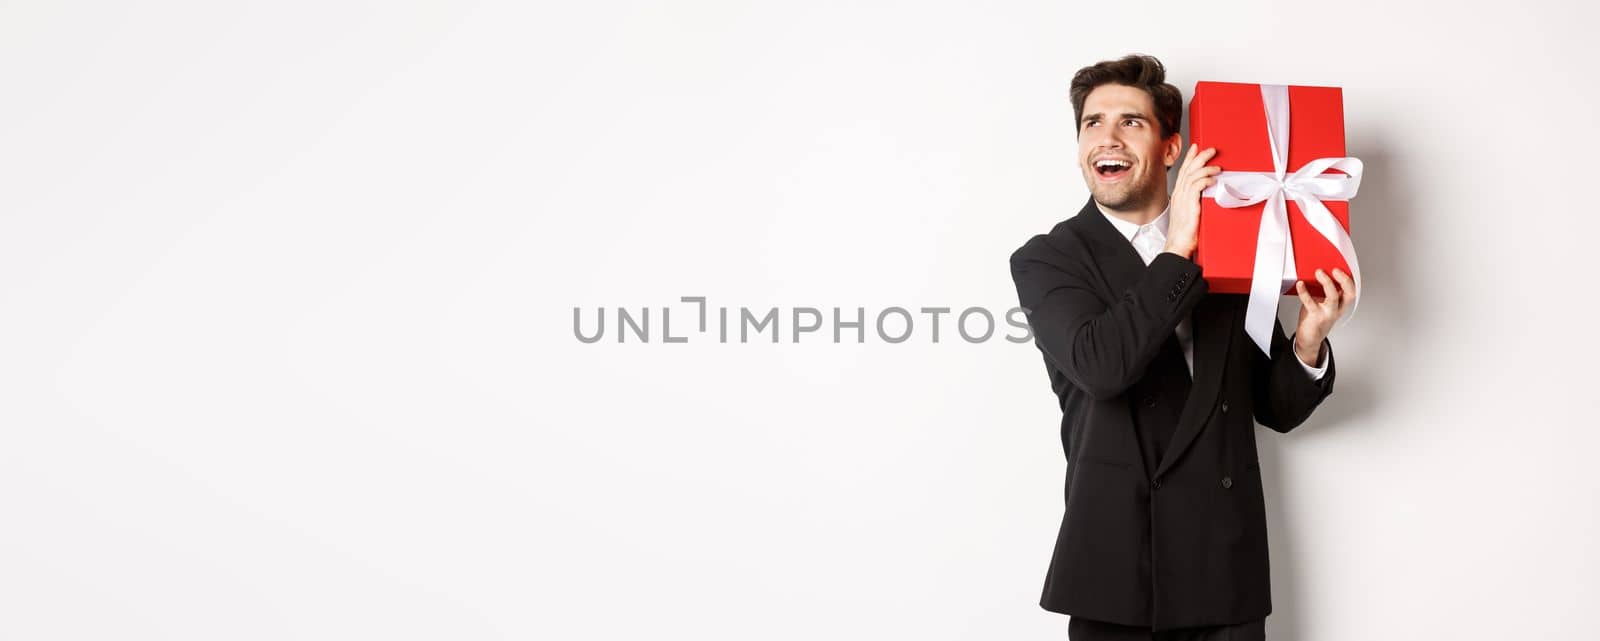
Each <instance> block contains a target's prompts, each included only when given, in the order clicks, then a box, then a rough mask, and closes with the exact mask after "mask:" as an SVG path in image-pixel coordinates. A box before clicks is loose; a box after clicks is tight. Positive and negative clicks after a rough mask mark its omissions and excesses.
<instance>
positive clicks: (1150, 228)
mask: <svg viewBox="0 0 1600 641" xmlns="http://www.w3.org/2000/svg"><path fill="white" fill-rule="evenodd" d="M1094 206H1095V208H1097V209H1099V210H1100V213H1101V214H1102V215H1104V216H1105V217H1106V220H1109V221H1111V224H1112V225H1114V226H1116V228H1117V231H1119V232H1122V237H1123V238H1126V239H1128V242H1129V243H1132V244H1133V248H1134V250H1135V251H1137V252H1139V257H1140V258H1143V259H1144V264H1145V265H1149V264H1150V261H1153V260H1155V259H1156V255H1157V254H1160V253H1161V251H1162V249H1163V248H1164V247H1166V246H1167V212H1168V211H1171V209H1172V208H1171V207H1168V208H1167V209H1164V210H1162V211H1161V215H1160V216H1157V217H1156V219H1155V220H1152V221H1150V222H1149V223H1146V224H1143V225H1136V224H1133V223H1130V222H1128V221H1126V220H1123V219H1121V218H1118V217H1116V216H1113V215H1111V214H1109V213H1106V210H1105V208H1104V207H1101V206H1100V203H1095V204H1094ZM1191 330H1192V328H1191V327H1190V325H1189V318H1188V317H1184V319H1183V320H1180V321H1178V327H1177V328H1176V329H1174V330H1173V332H1174V333H1175V334H1177V335H1178V344H1179V345H1182V346H1183V360H1184V362H1185V363H1187V364H1188V365H1189V376H1190V377H1191V378H1192V377H1193V376H1194V332H1193V331H1191ZM1289 344H1290V345H1293V344H1294V337H1292V336H1291V337H1290V343H1289ZM1318 358H1319V360H1318V361H1317V365H1316V367H1312V366H1310V365H1307V364H1306V362H1305V361H1302V360H1300V355H1299V353H1296V354H1295V358H1294V359H1295V361H1298V362H1299V363H1300V366H1301V367H1303V368H1305V370H1306V374H1308V375H1310V376H1311V380H1313V381H1315V380H1320V379H1321V378H1322V375H1323V374H1326V373H1327V372H1328V355H1327V353H1326V350H1324V351H1322V352H1321V353H1320V354H1319V356H1318Z"/></svg>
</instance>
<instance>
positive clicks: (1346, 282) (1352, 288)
mask: <svg viewBox="0 0 1600 641" xmlns="http://www.w3.org/2000/svg"><path fill="white" fill-rule="evenodd" d="M1333 278H1334V280H1337V281H1339V287H1340V288H1341V289H1343V290H1344V293H1345V298H1355V297H1356V296H1357V295H1359V293H1360V292H1357V291H1356V281H1355V279H1354V278H1351V277H1350V275H1349V274H1346V273H1344V270H1342V269H1339V268H1337V267H1335V268H1334V269H1333Z"/></svg>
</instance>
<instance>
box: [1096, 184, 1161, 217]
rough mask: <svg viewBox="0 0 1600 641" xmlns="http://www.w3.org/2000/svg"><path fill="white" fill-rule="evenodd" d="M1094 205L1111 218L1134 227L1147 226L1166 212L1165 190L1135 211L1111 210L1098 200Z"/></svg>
mask: <svg viewBox="0 0 1600 641" xmlns="http://www.w3.org/2000/svg"><path fill="white" fill-rule="evenodd" d="M1094 204H1095V206H1096V207H1099V208H1100V211H1103V212H1105V213H1107V214H1111V215H1112V216H1116V217H1117V218H1120V219H1122V220H1126V221H1128V222H1130V223H1133V224H1135V225H1148V224H1150V222H1151V221H1153V220H1155V219H1157V218H1160V217H1161V212H1164V211H1166V210H1167V190H1166V189H1162V190H1161V193H1160V194H1158V195H1157V196H1156V197H1155V198H1151V199H1150V202H1148V203H1146V204H1145V205H1144V206H1143V207H1139V208H1137V209H1112V208H1110V207H1107V206H1105V205H1102V204H1100V201H1098V200H1096V201H1094Z"/></svg>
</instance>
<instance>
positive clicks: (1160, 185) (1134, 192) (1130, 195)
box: [1089, 174, 1166, 211]
mask: <svg viewBox="0 0 1600 641" xmlns="http://www.w3.org/2000/svg"><path fill="white" fill-rule="evenodd" d="M1163 178H1165V176H1161V175H1159V174H1156V175H1151V174H1146V175H1144V176H1141V177H1140V180H1139V182H1137V183H1135V182H1131V181H1129V182H1123V183H1122V184H1110V185H1107V184H1102V183H1100V182H1098V181H1097V180H1096V178H1095V177H1094V176H1090V177H1089V179H1090V180H1091V181H1095V182H1092V183H1091V184H1093V185H1094V188H1092V189H1091V190H1090V191H1091V192H1093V194H1094V199H1095V202H1098V203H1100V205H1101V206H1103V207H1105V208H1106V209H1113V210H1117V211H1129V210H1134V209H1143V208H1144V207H1145V206H1147V205H1149V204H1150V203H1151V201H1154V200H1155V197H1156V192H1155V190H1156V189H1165V188H1166V184H1165V183H1164V182H1162V181H1161V179H1163Z"/></svg>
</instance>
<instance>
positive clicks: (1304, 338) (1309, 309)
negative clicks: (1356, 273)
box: [1294, 268, 1358, 366]
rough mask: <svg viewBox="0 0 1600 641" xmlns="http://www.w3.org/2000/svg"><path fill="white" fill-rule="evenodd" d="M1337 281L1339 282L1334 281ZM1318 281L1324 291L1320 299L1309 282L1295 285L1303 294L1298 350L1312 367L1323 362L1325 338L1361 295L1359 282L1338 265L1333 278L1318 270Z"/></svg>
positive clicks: (1295, 348) (1298, 329)
mask: <svg viewBox="0 0 1600 641" xmlns="http://www.w3.org/2000/svg"><path fill="white" fill-rule="evenodd" d="M1335 280H1337V281H1338V284H1335V283H1334V281H1335ZM1317 282H1319V283H1322V293H1323V294H1324V296H1323V298H1322V300H1320V301H1317V300H1313V299H1312V298H1311V292H1310V291H1308V290H1307V289H1306V282H1305V281H1303V280H1302V281H1297V282H1295V284H1294V288H1295V291H1296V292H1298V293H1299V294H1300V326H1299V327H1298V328H1296V329H1295V332H1294V353H1295V355H1296V356H1299V357H1300V361H1301V362H1303V363H1309V364H1311V365H1312V366H1315V365H1316V364H1317V363H1319V362H1321V356H1322V339H1324V338H1327V337H1328V332H1330V331H1332V330H1333V324H1334V323H1335V322H1338V320H1339V317H1341V316H1344V313H1345V310H1347V309H1349V308H1350V304H1351V303H1353V302H1355V300H1356V295H1357V294H1358V292H1356V283H1355V281H1354V280H1352V279H1351V278H1350V276H1349V275H1348V274H1346V273H1344V271H1343V270H1340V269H1338V268H1334V270H1333V277H1332V278H1329V277H1328V274H1327V273H1326V272H1324V271H1322V270H1320V269H1319V270H1317Z"/></svg>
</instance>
